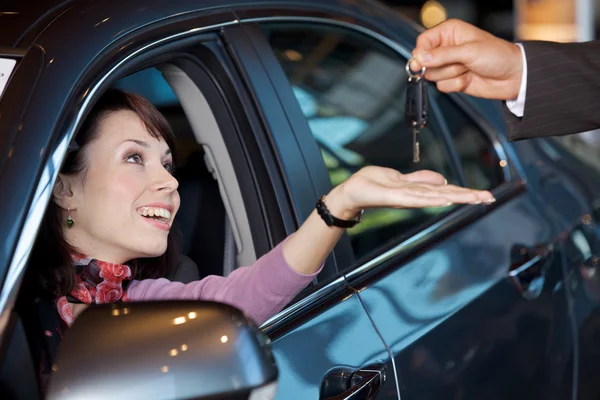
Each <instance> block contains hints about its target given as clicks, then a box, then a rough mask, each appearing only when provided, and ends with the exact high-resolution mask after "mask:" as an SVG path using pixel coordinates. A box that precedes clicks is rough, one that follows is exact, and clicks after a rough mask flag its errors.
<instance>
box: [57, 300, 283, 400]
mask: <svg viewBox="0 0 600 400" xmlns="http://www.w3.org/2000/svg"><path fill="white" fill-rule="evenodd" d="M53 371H54V372H53V374H52V377H51V379H50V385H49V389H48V392H47V398H48V399H59V398H60V399H101V398H110V399H117V398H123V399H132V398H137V399H148V400H149V399H211V400H213V399H221V398H227V399H271V398H273V397H274V396H275V391H276V385H277V376H278V372H277V367H276V365H275V360H274V358H273V356H272V353H271V350H270V342H269V340H268V339H267V338H266V337H265V336H264V335H263V334H262V333H261V332H260V331H259V330H258V328H257V327H256V325H255V324H254V323H253V322H252V321H251V320H250V319H249V318H248V317H246V316H245V315H244V314H243V313H242V312H241V311H240V310H238V309H236V308H234V307H231V306H228V305H225V304H221V303H215V302H206V301H169V302H143V303H121V304H103V305H98V306H90V307H88V308H87V309H86V310H85V311H84V312H82V313H81V315H80V316H79V317H78V318H77V320H76V322H75V323H74V324H73V326H72V327H71V328H70V329H69V330H68V331H67V332H66V334H65V337H64V340H63V342H62V344H61V347H60V349H59V353H58V357H57V360H56V363H55V366H54V367H53Z"/></svg>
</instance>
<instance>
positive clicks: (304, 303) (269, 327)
mask: <svg viewBox="0 0 600 400" xmlns="http://www.w3.org/2000/svg"><path fill="white" fill-rule="evenodd" d="M264 22H306V23H316V24H322V25H329V26H339V27H342V28H346V29H349V30H353V31H356V32H359V33H362V34H364V35H366V36H369V37H371V38H372V39H375V40H378V41H380V42H381V43H383V44H384V45H386V46H388V47H389V48H391V49H392V50H393V51H395V52H397V53H398V54H400V55H401V56H402V57H404V58H410V57H411V56H412V54H411V52H410V51H408V50H407V49H406V48H404V47H403V46H401V45H400V44H398V43H397V42H395V41H393V40H391V39H389V38H387V37H385V36H384V35H382V34H380V33H378V32H375V31H373V30H371V29H369V28H366V27H364V26H360V25H355V24H352V23H349V22H345V21H338V20H331V19H326V18H319V17H294V16H287V17H286V16H275V17H254V18H241V19H240V23H242V24H243V23H264ZM451 98H452V101H454V102H455V103H456V105H457V106H458V107H460V108H461V109H462V110H463V111H465V112H466V113H468V115H469V116H470V117H471V119H473V121H474V123H476V124H477V126H478V127H480V128H481V130H482V131H483V132H484V134H485V135H487V136H488V139H489V140H490V141H491V142H492V146H493V147H494V149H495V151H496V153H497V155H498V157H499V159H500V160H505V161H506V163H507V165H506V166H505V167H503V173H504V177H505V179H506V182H504V183H503V184H502V185H500V186H498V187H497V188H495V189H494V190H493V191H492V192H493V194H494V196H495V197H496V199H497V202H496V204H495V206H498V205H500V204H502V203H503V202H504V201H506V200H507V199H509V198H510V197H511V195H512V194H513V193H515V192H518V191H519V188H523V187H524V185H525V184H524V183H523V182H522V181H520V177H517V176H511V174H510V171H511V165H510V163H511V160H510V159H509V158H508V154H507V152H506V150H505V149H504V146H502V143H501V142H500V141H499V140H498V137H497V135H496V134H495V133H494V132H493V130H492V129H490V128H489V126H487V125H485V124H481V123H480V122H481V121H480V118H481V117H480V116H479V114H477V115H473V112H469V111H470V110H469V109H470V107H468V104H465V103H464V101H463V100H462V99H460V97H458V99H460V100H459V101H457V98H456V97H455V96H451ZM476 117H477V118H476ZM479 207H486V206H481V205H476V206H463V207H461V208H459V209H458V210H456V211H455V212H453V213H451V214H449V215H448V216H446V217H445V218H443V219H442V220H440V221H438V222H437V223H434V224H433V225H431V226H429V227H427V228H424V229H423V230H421V231H420V232H419V233H418V234H416V235H414V236H412V237H411V238H409V239H407V240H405V241H403V242H402V243H400V244H398V245H397V246H394V247H393V248H392V249H390V250H388V251H386V252H384V253H382V254H380V255H378V256H377V257H375V258H373V259H371V260H369V261H368V262H366V263H365V264H363V265H361V266H360V267H358V268H356V269H354V270H352V271H351V272H349V273H347V274H345V275H343V276H341V277H340V278H338V279H336V280H335V281H333V282H331V283H330V284H329V285H327V286H324V287H323V288H320V289H318V290H317V291H315V292H313V293H311V294H310V295H309V296H307V297H305V298H304V299H302V300H300V301H298V302H297V303H294V304H292V305H291V306H290V307H287V308H285V309H283V310H282V311H280V312H279V313H277V314H276V315H274V316H273V317H271V318H270V319H269V320H268V321H266V322H265V323H263V324H262V325H261V326H260V329H261V330H263V332H264V333H266V334H268V333H270V332H272V331H273V330H275V329H277V328H278V327H280V326H282V325H284V324H285V323H286V322H287V321H288V320H291V319H294V318H295V317H296V316H297V315H300V314H302V313H304V312H306V311H307V310H308V309H310V305H311V303H313V302H314V301H317V300H319V299H321V298H324V297H326V296H328V295H330V294H331V292H332V288H333V287H335V286H338V285H342V284H345V282H344V281H350V280H356V279H358V278H359V277H360V276H361V275H363V274H365V273H367V272H369V271H371V270H373V269H374V268H377V266H379V265H381V264H382V263H384V262H385V261H387V260H389V259H391V258H394V257H397V256H399V255H401V254H402V253H406V252H409V251H411V250H412V249H414V248H416V247H417V246H419V245H420V244H422V243H423V242H425V241H427V240H428V239H430V238H431V237H432V236H434V235H437V234H439V233H440V232H445V231H447V230H449V229H451V228H452V227H454V226H456V225H458V224H460V223H461V222H462V221H464V220H467V219H469V218H471V217H472V216H473V215H475V214H477V213H479V212H480V211H479V210H480V209H479ZM487 207H490V206H487Z"/></svg>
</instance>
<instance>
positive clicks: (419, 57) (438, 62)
mask: <svg viewBox="0 0 600 400" xmlns="http://www.w3.org/2000/svg"><path fill="white" fill-rule="evenodd" d="M478 47H479V46H478V43H477V42H469V43H464V44H460V45H456V46H441V47H436V48H434V49H431V50H427V51H423V50H420V49H419V50H418V51H415V54H414V58H415V61H416V63H417V64H418V65H420V66H423V67H427V68H439V67H447V66H450V65H452V64H462V65H470V64H472V63H474V62H475V60H477V55H478Z"/></svg>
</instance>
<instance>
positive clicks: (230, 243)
mask: <svg viewBox="0 0 600 400" xmlns="http://www.w3.org/2000/svg"><path fill="white" fill-rule="evenodd" d="M417 35H418V28H417V27H416V26H414V25H413V24H412V23H410V22H409V21H407V20H406V19H404V18H403V17H401V16H400V15H398V14H396V13H395V12H393V11H391V10H390V9H388V8H386V7H384V6H382V5H380V4H378V3H375V2H372V1H369V0H303V1H289V0H288V1H285V0H257V1H250V0H237V1H232V2H225V1H222V0H204V1H192V0H170V1H158V0H154V1H153V0H145V1H142V0H128V1H114V0H102V1H100V0H84V1H63V2H61V1H59V0H46V1H35V2H34V1H8V3H7V2H6V1H2V2H1V6H0V67H1V68H2V70H1V71H0V72H1V73H2V74H3V75H0V96H2V97H1V99H0V205H1V211H0V212H1V214H0V237H1V238H2V242H1V244H2V248H1V250H0V276H1V278H2V281H1V282H2V289H1V290H2V291H1V295H0V313H1V314H0V339H1V346H0V355H1V357H2V358H1V359H0V361H1V365H2V375H1V382H2V385H3V390H4V393H11V395H12V396H14V397H17V398H27V396H28V395H26V394H27V393H29V394H31V393H37V394H39V391H38V385H39V382H38V380H37V378H36V374H35V373H34V372H32V371H34V370H35V365H34V364H35V360H37V359H38V358H37V357H38V354H37V352H38V351H39V349H36V347H35V346H33V345H32V342H33V341H32V338H33V337H35V335H37V334H38V332H29V331H28V328H27V327H28V326H30V324H29V323H25V322H26V321H27V320H31V319H32V318H33V317H32V316H31V315H24V314H26V313H23V312H21V311H20V309H19V307H18V306H19V301H18V299H19V291H20V288H21V285H22V283H23V277H24V276H25V275H26V274H25V273H26V271H27V268H29V267H30V266H29V265H28V256H29V253H30V250H31V248H32V245H33V243H34V241H35V240H36V232H37V230H38V227H39V224H40V221H41V219H42V217H43V215H44V211H45V209H46V205H47V203H48V201H49V198H50V194H51V188H52V187H53V184H54V181H55V179H56V177H57V173H58V170H59V167H60V165H61V163H62V161H63V159H64V158H65V155H66V153H67V149H68V147H69V144H70V142H71V141H72V139H73V138H74V137H75V135H76V133H77V129H78V128H79V126H80V124H81V122H82V120H83V118H85V116H86V113H87V112H88V111H89V109H90V107H91V106H92V105H93V104H94V102H95V101H96V100H97V99H98V97H99V96H100V94H101V93H103V92H104V91H105V90H107V89H108V88H110V87H119V88H123V89H126V90H129V91H134V92H137V93H141V94H143V95H145V96H146V97H148V98H149V99H150V100H151V101H152V102H153V104H155V105H156V106H157V107H158V108H159V109H160V110H161V112H162V113H163V114H164V115H165V116H166V117H167V119H168V120H169V121H170V123H171V125H172V127H173V129H174V131H175V134H176V136H177V139H178V142H179V143H178V145H179V146H178V147H179V154H177V156H178V159H179V160H180V161H179V164H180V169H179V172H178V173H177V174H178V175H177V178H178V180H179V181H180V193H181V197H182V208H181V210H180V212H179V214H178V217H177V218H178V222H179V226H180V229H181V231H182V233H183V236H184V254H183V255H182V256H185V257H187V258H189V259H191V260H193V261H194V262H195V263H196V264H197V265H198V266H199V268H198V270H197V271H196V270H194V271H185V273H184V272H182V271H180V270H178V269H177V268H176V267H174V270H173V271H172V273H171V275H170V278H171V279H175V280H180V281H183V282H186V281H189V280H190V279H197V278H201V277H204V276H206V275H209V274H218V275H226V274H228V273H229V272H231V271H232V270H233V269H235V268H237V267H238V266H240V265H250V264H252V263H253V262H254V261H255V260H256V259H257V257H260V256H261V255H263V254H265V253H266V252H268V251H269V250H270V249H271V248H273V247H274V246H275V245H276V244H277V243H279V242H280V241H281V240H283V239H284V238H285V237H286V236H288V235H289V234H291V233H292V232H294V231H295V230H296V229H297V228H298V226H299V225H300V224H301V222H302V221H304V220H305V219H306V218H307V216H308V215H309V214H310V213H311V212H312V210H313V209H314V207H315V202H316V200H317V199H318V198H319V197H320V196H321V195H323V194H325V193H327V192H328V191H329V190H331V188H332V187H333V186H334V185H336V184H338V183H340V182H343V181H344V180H345V179H347V178H348V177H349V176H350V175H351V174H352V173H353V172H355V171H357V170H358V169H360V168H361V167H363V166H365V165H380V166H387V167H392V168H395V169H397V170H399V171H401V172H409V171H414V170H418V169H431V170H434V171H438V172H440V173H442V174H443V175H444V176H446V177H447V178H448V180H449V181H450V182H451V183H455V184H459V185H464V186H468V187H472V188H478V189H489V190H491V191H492V192H493V194H494V196H495V197H496V199H497V201H496V202H495V203H494V204H493V205H483V204H480V205H468V206H453V207H450V208H440V209H422V210H390V209H376V210H369V211H368V212H366V213H365V215H364V220H363V222H361V223H360V224H358V225H357V226H356V227H355V228H352V229H350V230H348V231H347V233H346V234H345V235H344V236H343V237H342V239H341V240H340V242H339V244H338V245H337V246H336V247H335V249H334V251H333V253H332V254H331V256H330V257H329V258H328V259H327V261H326V263H325V266H324V268H323V270H322V272H321V273H320V275H319V276H318V277H317V278H316V279H315V280H314V282H313V283H312V284H311V285H310V287H308V288H306V290H305V291H303V292H302V293H301V294H300V295H299V296H298V297H297V298H296V299H295V300H294V301H293V302H292V303H291V304H289V305H288V306H287V307H286V308H285V309H284V310H283V311H281V312H280V313H279V314H277V315H275V316H274V317H273V318H271V319H270V320H269V321H267V322H266V323H264V324H263V325H262V327H261V330H262V333H263V334H264V335H267V336H268V337H269V339H270V341H271V347H272V351H273V354H274V357H275V360H276V364H277V367H278V370H279V382H278V392H277V393H278V394H277V398H278V399H303V400H304V399H318V398H321V399H364V398H377V399H400V398H402V399H403V400H417V399H419V400H420V399H423V400H425V399H436V400H438V399H474V400H481V399H486V400H487V399H489V400H493V399H512V400H516V399H544V400H550V399H568V398H576V397H577V396H579V397H578V398H580V399H597V398H598V396H600V381H599V380H598V379H597V375H598V372H599V371H600V346H599V345H598V343H600V342H599V339H598V338H599V337H600V324H599V323H598V322H599V321H600V318H599V317H598V310H599V307H598V304H599V303H600V282H599V281H598V265H599V263H598V258H597V257H596V256H597V254H598V253H597V252H598V249H597V248H598V245H599V243H600V242H599V236H598V235H599V230H598V226H597V219H598V217H599V213H598V199H600V175H599V174H598V173H597V171H596V170H595V169H594V168H593V167H591V166H589V165H587V164H586V163H585V162H583V161H580V160H579V159H578V157H576V156H575V155H574V154H573V152H572V151H570V150H568V149H567V148H566V147H564V146H562V145H561V144H560V142H558V141H557V140H554V139H540V140H530V141H523V142H516V143H509V142H508V140H507V138H506V135H505V131H504V122H503V119H502V110H501V105H500V104H497V103H495V102H488V101H482V100H479V99H474V98H470V97H466V96H462V95H447V94H443V93H440V92H438V91H437V90H436V88H435V86H434V85H430V87H429V91H430V103H431V104H430V118H429V122H428V126H427V128H425V129H424V130H423V131H422V133H421V141H422V144H421V161H420V162H419V163H417V164H414V163H413V162H412V146H411V141H412V136H411V132H410V130H409V129H408V128H407V126H406V124H405V122H404V97H405V85H406V82H407V76H406V72H405V69H404V67H405V64H406V61H407V57H409V56H410V52H411V49H412V47H413V46H414V43H415V39H416V36H417ZM4 84H6V87H5V88H4V91H3V93H2V88H3V86H4ZM548 129H549V130H551V127H549V128H548ZM152 307H154V310H155V311H156V312H157V313H164V312H167V311H164V310H167V309H168V307H169V306H168V305H166V304H164V303H163V304H160V303H158V304H155V305H153V306H152ZM151 310H152V309H151ZM146 311H148V310H147V309H146ZM90 312H92V311H90ZM227 312H229V311H226V313H227ZM231 312H232V313H233V311H231ZM86 313H88V311H86V312H84V314H83V315H84V316H85V315H86ZM161 315H162V314H161ZM82 318H83V317H82ZM240 318H241V317H240ZM87 321H90V319H88V320H87ZM21 322H23V323H21ZM78 322H79V321H78ZM77 326H78V324H76V325H75V327H77ZM75 327H74V329H75ZM95 329H96V330H95V332H96V336H98V335H101V334H102V327H101V326H96V327H95ZM141 329H142V328H141V327H140V330H141ZM144 329H146V331H144V332H141V331H140V333H139V335H145V336H144V337H145V338H148V337H154V338H155V339H154V341H155V342H152V341H150V342H145V346H146V348H147V349H151V348H162V347H161V346H163V343H161V342H160V340H159V339H157V338H160V337H163V339H162V340H166V339H164V337H165V336H164V335H163V336H160V335H155V336H152V335H151V334H153V333H152V328H151V327H147V326H146V327H145V328H144ZM113 331H114V329H113ZM148 335H150V336H148ZM67 337H68V335H67ZM90 347H92V346H88V347H87V348H88V349H89V348H90ZM163 347H164V346H163ZM81 348H82V349H83V350H81V352H80V353H79V357H80V358H79V361H78V367H79V369H80V371H81V373H80V374H71V376H70V378H71V379H72V382H75V384H77V382H78V379H81V380H82V381H81V382H83V381H84V380H85V379H88V378H89V375H90V374H93V373H94V371H96V370H95V369H94V365H95V364H102V363H103V362H104V361H105V360H103V359H102V358H101V357H102V355H101V353H98V352H97V351H92V349H89V352H88V353H87V354H86V346H83V347H81ZM134 348H135V347H134ZM129 349H130V350H131V347H130V348H129ZM234 350H235V351H236V352H237V354H239V357H240V358H239V359H240V360H251V359H252V357H251V352H250V351H249V350H248V347H246V346H240V347H238V348H235V349H234ZM245 351H246V353H244V352H245ZM130 355H131V354H130ZM196 356H198V357H201V355H198V354H197V353H196ZM248 362H249V364H248V365H251V363H250V361H248ZM127 365H128V368H125V369H123V370H122V374H123V375H122V378H124V379H123V381H122V387H123V391H122V392H121V391H119V390H117V391H116V392H113V393H112V395H113V396H115V397H118V396H119V395H122V396H129V398H135V397H136V394H131V393H130V392H128V391H126V390H125V388H126V387H127V385H128V381H129V379H128V376H131V377H132V378H131V379H133V377H135V379H138V380H139V379H142V381H143V380H144V379H146V382H148V383H147V385H148V386H147V388H152V390H147V391H146V392H145V394H144V398H151V397H153V398H177V397H184V394H183V393H184V392H182V391H178V389H177V388H178V385H177V380H170V381H169V380H160V379H158V378H156V376H155V375H154V374H149V375H147V376H146V375H144V373H143V372H141V371H142V370H136V367H135V366H134V363H129V364H127ZM214 365H215V367H214V368H215V370H214V371H212V375H210V376H207V375H204V374H202V373H201V371H199V370H193V369H192V366H189V369H191V370H188V371H187V372H190V373H191V374H192V375H193V374H194V373H197V375H193V376H195V379H196V380H195V382H197V385H198V386H203V385H204V386H206V385H207V384H208V383H207V382H208V381H207V380H209V379H216V378H214V377H215V376H219V373H221V375H223V376H222V378H223V379H230V378H231V376H228V375H227V372H226V371H222V372H220V371H219V369H218V364H214ZM252 365H254V364H252ZM140 368H141V367H140ZM157 368H158V367H157ZM162 368H163V370H162V371H161V372H163V373H167V371H165V370H164V367H162ZM57 370H58V371H59V372H60V371H61V363H60V360H59V362H58V363H57ZM16 371H19V372H22V373H19V377H18V379H16V378H15V373H16ZM86 371H87V373H86ZM144 371H145V370H144ZM157 371H158V370H157ZM26 372H27V373H26ZM154 372H156V371H154ZM246 372H247V373H248V374H251V373H252V371H248V370H247V371H246ZM159 375H160V374H159ZM248 376H249V375H248ZM271 378H272V375H271ZM203 379H204V380H203ZM232 379H233V378H232ZM120 382H121V381H119V382H117V383H119V384H120ZM231 382H233V381H231ZM112 384H115V382H112ZM231 385H232V388H233V387H235V382H233V383H231ZM155 388H159V389H156V390H155ZM90 390H91V389H90ZM89 393H94V392H93V391H92V392H89ZM128 393H129V394H128ZM140 393H141V392H140ZM146 396H150V397H146ZM185 396H187V394H186V395H185ZM3 398H7V397H3ZM232 398H233V397H232Z"/></svg>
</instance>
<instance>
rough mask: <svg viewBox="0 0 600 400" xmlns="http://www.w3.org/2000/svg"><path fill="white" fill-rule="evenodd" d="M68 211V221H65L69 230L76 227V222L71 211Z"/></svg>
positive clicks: (68, 209)
mask: <svg viewBox="0 0 600 400" xmlns="http://www.w3.org/2000/svg"><path fill="white" fill-rule="evenodd" d="M67 211H68V212H69V215H68V216H67V219H66V220H65V226H66V227H67V228H72V227H73V225H75V220H74V219H73V217H71V209H70V208H67Z"/></svg>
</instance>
